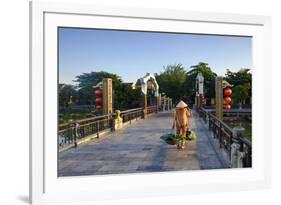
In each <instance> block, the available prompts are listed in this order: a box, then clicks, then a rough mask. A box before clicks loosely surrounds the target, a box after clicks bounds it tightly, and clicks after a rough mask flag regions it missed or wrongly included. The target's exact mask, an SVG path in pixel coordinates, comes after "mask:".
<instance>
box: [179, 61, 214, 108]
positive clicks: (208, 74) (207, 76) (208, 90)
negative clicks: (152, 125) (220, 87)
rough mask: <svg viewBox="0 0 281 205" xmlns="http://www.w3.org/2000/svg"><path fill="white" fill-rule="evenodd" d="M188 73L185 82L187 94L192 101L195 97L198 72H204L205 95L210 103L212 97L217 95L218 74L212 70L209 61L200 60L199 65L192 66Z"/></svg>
mask: <svg viewBox="0 0 281 205" xmlns="http://www.w3.org/2000/svg"><path fill="white" fill-rule="evenodd" d="M190 69H191V70H189V71H188V72H187V73H186V81H185V83H184V90H185V95H186V97H187V98H189V99H190V100H191V101H194V99H195V94H196V90H195V84H196V77H197V74H198V73H202V75H203V77H204V96H205V97H206V98H207V103H210V100H211V98H214V97H215V80H216V76H217V74H216V73H215V72H213V71H212V69H211V68H210V67H209V65H208V64H207V63H204V62H199V63H198V64H197V65H193V66H190Z"/></svg>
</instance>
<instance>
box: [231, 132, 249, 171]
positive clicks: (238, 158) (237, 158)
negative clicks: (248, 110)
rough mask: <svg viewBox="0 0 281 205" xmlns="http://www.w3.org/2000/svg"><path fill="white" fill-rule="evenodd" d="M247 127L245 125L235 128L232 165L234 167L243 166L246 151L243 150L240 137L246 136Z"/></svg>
mask: <svg viewBox="0 0 281 205" xmlns="http://www.w3.org/2000/svg"><path fill="white" fill-rule="evenodd" d="M244 132H245V129H244V128H243V127H234V128H233V143H232V144H231V156H230V161H231V167H232V168H243V158H244V157H245V153H244V152H241V151H240V149H241V147H240V146H241V145H240V144H239V141H240V139H239V137H243V136H244Z"/></svg>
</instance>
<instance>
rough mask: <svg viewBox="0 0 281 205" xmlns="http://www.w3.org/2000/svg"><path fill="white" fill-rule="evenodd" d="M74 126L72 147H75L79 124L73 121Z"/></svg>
mask: <svg viewBox="0 0 281 205" xmlns="http://www.w3.org/2000/svg"><path fill="white" fill-rule="evenodd" d="M74 125H75V126H74V127H73V133H74V147H75V148H77V138H78V128H79V124H78V123H77V122H75V124H74Z"/></svg>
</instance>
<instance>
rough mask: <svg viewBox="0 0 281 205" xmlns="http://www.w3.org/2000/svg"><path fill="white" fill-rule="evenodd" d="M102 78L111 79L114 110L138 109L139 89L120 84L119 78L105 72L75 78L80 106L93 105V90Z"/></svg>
mask: <svg viewBox="0 0 281 205" xmlns="http://www.w3.org/2000/svg"><path fill="white" fill-rule="evenodd" d="M104 78H111V79H112V94H113V106H114V108H115V109H120V110H122V109H125V108H132V107H138V102H139V98H140V95H141V92H140V89H135V90H133V89H132V88H131V86H130V84H126V83H123V82H122V79H121V77H119V76H118V75H116V74H113V73H107V72H103V71H101V72H91V73H83V74H82V75H79V76H77V77H76V80H75V82H78V88H79V91H78V94H79V102H80V104H93V103H94V99H95V96H94V88H93V86H95V85H97V84H98V83H99V82H102V80H103V79H104Z"/></svg>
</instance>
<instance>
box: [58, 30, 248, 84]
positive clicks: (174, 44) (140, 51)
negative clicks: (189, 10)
mask: <svg viewBox="0 0 281 205" xmlns="http://www.w3.org/2000/svg"><path fill="white" fill-rule="evenodd" d="M198 62H206V63H208V64H209V65H210V67H211V68H212V70H213V71H214V72H216V73H217V74H219V75H224V74H225V72H226V69H230V70H232V71H237V70H239V69H240V68H252V41H251V38H250V37H236V36H215V35H194V34H175V33H157V32H132V31H113V30H96V29H73V28H60V29H59V81H60V83H68V84H75V83H74V82H73V80H74V79H75V76H77V75H80V74H82V73H87V72H92V71H106V72H110V73H115V74H117V75H119V76H121V78H122V80H123V81H124V82H134V81H136V80H137V79H138V78H140V77H143V76H144V75H145V74H146V73H147V72H150V73H160V72H161V71H163V66H166V65H169V64H177V63H180V64H182V65H183V66H184V67H185V68H186V69H187V70H188V69H189V67H190V66H192V65H196V64H198Z"/></svg>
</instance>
